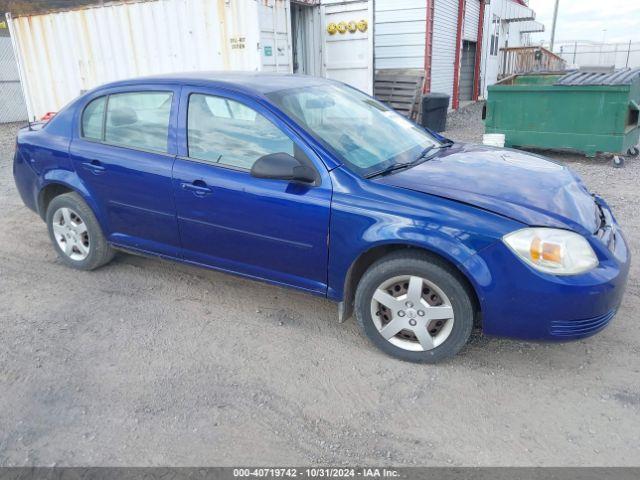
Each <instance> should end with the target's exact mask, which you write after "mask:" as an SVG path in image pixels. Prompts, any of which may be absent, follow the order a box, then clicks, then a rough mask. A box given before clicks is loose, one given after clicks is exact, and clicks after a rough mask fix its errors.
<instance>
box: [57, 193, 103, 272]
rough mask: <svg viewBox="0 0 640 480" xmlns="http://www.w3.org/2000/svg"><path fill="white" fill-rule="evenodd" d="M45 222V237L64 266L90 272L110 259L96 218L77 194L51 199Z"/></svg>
mask: <svg viewBox="0 0 640 480" xmlns="http://www.w3.org/2000/svg"><path fill="white" fill-rule="evenodd" d="M46 221H47V228H48V229H49V238H51V242H52V243H53V247H54V249H55V250H56V252H57V253H58V256H59V257H60V259H61V260H62V263H64V264H65V265H67V266H69V267H71V268H75V269H78V270H94V269H96V268H98V267H101V266H102V265H105V264H107V263H109V262H110V261H111V259H112V258H113V256H114V251H113V248H111V246H110V245H109V243H108V242H107V239H106V238H105V236H104V234H103V233H102V229H101V228H100V224H99V223H98V220H97V219H96V216H95V215H94V214H93V211H92V210H91V208H89V206H88V205H87V204H86V203H85V201H84V200H83V199H82V197H80V195H78V194H77V193H75V192H70V193H65V194H63V195H59V196H57V197H55V198H54V199H53V200H51V203H49V206H48V207H47V214H46ZM67 246H71V249H70V250H69V249H67V248H66V247H67Z"/></svg>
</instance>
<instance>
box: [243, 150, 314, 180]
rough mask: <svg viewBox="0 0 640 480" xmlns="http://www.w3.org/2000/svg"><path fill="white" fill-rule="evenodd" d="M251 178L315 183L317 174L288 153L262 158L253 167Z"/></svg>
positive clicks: (273, 154)
mask: <svg viewBox="0 0 640 480" xmlns="http://www.w3.org/2000/svg"><path fill="white" fill-rule="evenodd" d="M251 176H253V177H256V178H270V179H273V180H289V181H292V182H301V183H315V181H316V172H315V170H314V169H313V168H311V167H309V166H307V165H304V164H302V162H300V160H298V159H297V158H294V157H292V156H291V155H289V154H288V153H284V152H279V153H270V154H268V155H264V156H262V157H260V158H259V159H258V160H256V162H255V163H254V164H253V167H251Z"/></svg>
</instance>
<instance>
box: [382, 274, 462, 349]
mask: <svg viewBox="0 0 640 480" xmlns="http://www.w3.org/2000/svg"><path fill="white" fill-rule="evenodd" d="M371 318H372V319H373V323H374V324H375V326H376V328H377V329H378V332H380V335H382V337H383V338H385V339H386V340H387V341H388V342H389V343H391V344H393V345H395V346H396V347H399V348H402V349H404V350H409V351H417V352H421V351H422V352H423V351H427V350H432V349H434V348H436V347H437V346H439V345H442V343H444V342H445V341H446V340H447V338H449V335H451V331H452V329H453V322H454V313H453V307H452V305H451V301H450V300H449V298H448V297H447V295H446V294H445V293H444V292H443V291H442V290H441V289H440V288H439V287H438V286H437V285H435V284H434V283H433V282H430V281H429V280H427V279H425V278H422V277H419V276H415V275H403V276H397V277H393V278H390V279H388V280H386V281H385V282H383V283H382V284H381V285H380V286H378V288H377V289H376V290H375V292H374V294H373V298H372V299H371Z"/></svg>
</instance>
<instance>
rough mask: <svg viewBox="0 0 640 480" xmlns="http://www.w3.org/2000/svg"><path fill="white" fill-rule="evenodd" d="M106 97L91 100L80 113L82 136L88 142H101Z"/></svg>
mask: <svg viewBox="0 0 640 480" xmlns="http://www.w3.org/2000/svg"><path fill="white" fill-rule="evenodd" d="M106 99H107V97H100V98H96V99H95V100H93V101H92V102H91V103H89V105H87V106H86V108H85V109H84V112H83V113H82V136H83V137H84V138H88V139H90V140H102V125H103V123H104V106H105V103H106Z"/></svg>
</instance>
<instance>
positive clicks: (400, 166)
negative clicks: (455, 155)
mask: <svg viewBox="0 0 640 480" xmlns="http://www.w3.org/2000/svg"><path fill="white" fill-rule="evenodd" d="M451 145H453V142H452V141H451V140H447V141H446V142H444V143H442V144H441V145H429V146H428V147H427V148H425V149H424V150H422V152H420V155H418V158H416V159H415V160H414V161H412V162H404V163H396V164H395V165H391V166H390V167H387V168H384V169H382V170H378V171H377V172H373V173H370V174H369V175H367V176H366V177H365V178H374V177H379V176H381V175H387V174H389V173H392V172H397V171H398V170H404V169H406V168H411V167H415V166H416V165H419V164H421V163H423V162H426V161H427V160H430V159H431V158H432V157H433V155H430V153H431V152H433V151H434V150H440V149H441V148H446V147H450V146H451Z"/></svg>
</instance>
